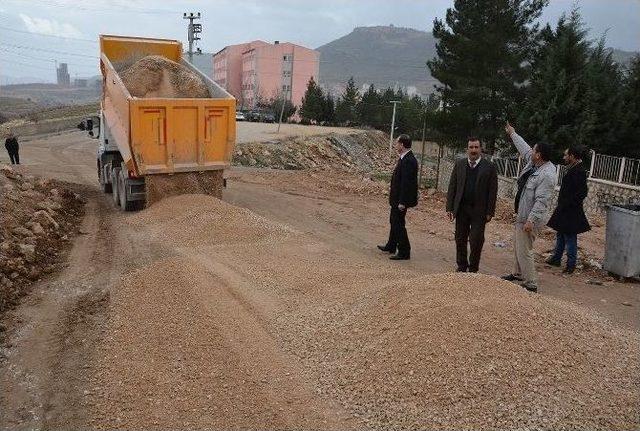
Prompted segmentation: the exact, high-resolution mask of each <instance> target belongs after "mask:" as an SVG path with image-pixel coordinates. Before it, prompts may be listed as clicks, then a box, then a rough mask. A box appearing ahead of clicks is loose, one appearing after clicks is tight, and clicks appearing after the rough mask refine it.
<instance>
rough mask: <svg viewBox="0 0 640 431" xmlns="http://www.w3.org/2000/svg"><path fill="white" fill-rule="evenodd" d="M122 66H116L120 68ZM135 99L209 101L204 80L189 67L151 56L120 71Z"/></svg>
mask: <svg viewBox="0 0 640 431" xmlns="http://www.w3.org/2000/svg"><path fill="white" fill-rule="evenodd" d="M120 68H121V67H118V66H116V69H120ZM119 74H120V78H121V79H122V82H123V83H124V85H125V87H127V90H129V93H130V94H131V95H132V96H134V97H141V98H150V97H159V98H163V97H167V98H209V97H211V96H210V94H209V89H208V88H207V86H206V85H205V84H204V82H202V79H201V78H200V77H199V76H198V75H196V74H195V73H193V72H192V71H190V70H189V69H188V68H187V67H185V66H183V65H181V64H179V63H176V62H175V61H171V60H169V59H168V58H165V57H162V56H160V55H149V56H147V57H143V58H141V59H140V60H138V61H136V62H135V63H133V64H132V65H131V66H128V67H126V68H124V70H122V71H119Z"/></svg>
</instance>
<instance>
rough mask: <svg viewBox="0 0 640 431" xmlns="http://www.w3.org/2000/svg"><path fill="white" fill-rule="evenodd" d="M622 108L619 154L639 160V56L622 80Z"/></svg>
mask: <svg viewBox="0 0 640 431" xmlns="http://www.w3.org/2000/svg"><path fill="white" fill-rule="evenodd" d="M623 97H624V108H625V110H626V112H625V113H624V114H623V124H622V126H621V127H622V131H621V133H620V136H621V138H620V143H621V144H622V146H623V148H621V153H622V155H624V156H628V157H635V158H640V55H636V56H635V57H634V58H633V60H632V61H631V65H630V66H629V70H628V71H627V73H626V76H625V79H624V90H623Z"/></svg>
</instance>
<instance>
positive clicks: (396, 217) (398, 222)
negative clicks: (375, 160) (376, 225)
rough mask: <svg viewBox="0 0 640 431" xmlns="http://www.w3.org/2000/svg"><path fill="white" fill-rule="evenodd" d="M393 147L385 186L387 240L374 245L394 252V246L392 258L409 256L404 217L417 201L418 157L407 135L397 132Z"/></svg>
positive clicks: (406, 257)
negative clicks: (394, 154) (393, 161)
mask: <svg viewBox="0 0 640 431" xmlns="http://www.w3.org/2000/svg"><path fill="white" fill-rule="evenodd" d="M395 149H396V152H397V153H398V156H399V158H398V163H397V164H396V167H395V169H394V171H393V175H392V177H391V186H390V188H389V205H390V206H391V212H390V215H389V223H390V225H391V228H390V231H389V240H388V241H387V243H386V244H385V245H379V246H378V248H379V249H380V250H382V251H386V252H388V253H396V250H397V253H396V254H394V255H393V256H391V257H390V259H392V260H408V259H409V258H410V257H411V244H410V243H409V236H408V235H407V229H406V226H405V225H406V220H405V217H406V215H407V209H408V208H411V207H414V206H416V205H417V204H418V161H417V160H416V158H415V156H414V155H413V152H412V151H411V138H410V137H409V136H408V135H400V136H398V139H397V140H396V142H395Z"/></svg>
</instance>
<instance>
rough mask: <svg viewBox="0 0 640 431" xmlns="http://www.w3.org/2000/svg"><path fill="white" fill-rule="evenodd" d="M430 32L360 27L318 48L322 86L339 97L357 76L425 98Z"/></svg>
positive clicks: (623, 58)
mask: <svg viewBox="0 0 640 431" xmlns="http://www.w3.org/2000/svg"><path fill="white" fill-rule="evenodd" d="M435 45H436V40H435V38H434V37H433V35H432V34H431V33H430V32H425V31H420V30H415V29H411V28H403V27H395V26H376V27H356V28H355V29H354V30H353V31H352V32H351V33H349V34H348V35H346V36H343V37H341V38H339V39H336V40H334V41H333V42H329V43H327V44H326V45H322V46H321V47H319V48H317V51H320V83H321V84H322V85H323V86H325V87H326V88H328V89H330V90H331V91H333V92H334V93H336V94H339V93H341V92H342V89H343V88H344V84H345V82H346V81H347V80H348V79H349V77H351V76H353V77H354V79H355V81H356V83H357V84H358V85H359V86H362V85H368V84H374V85H375V86H376V87H378V88H386V87H394V86H396V85H397V86H400V87H405V88H409V89H411V87H415V91H417V92H418V93H421V94H423V95H426V94H429V93H431V92H432V91H433V85H434V84H436V83H437V81H436V80H435V79H434V78H433V77H431V73H430V72H429V69H428V67H427V65H426V62H427V60H429V59H431V58H433V57H434V56H435V55H436V49H435ZM612 51H613V58H614V59H615V60H616V61H617V62H618V63H620V64H622V65H625V66H626V65H628V64H629V62H630V61H631V58H633V56H635V55H638V53H637V52H629V51H622V50H619V49H612Z"/></svg>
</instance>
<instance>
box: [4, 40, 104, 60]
mask: <svg viewBox="0 0 640 431" xmlns="http://www.w3.org/2000/svg"><path fill="white" fill-rule="evenodd" d="M0 46H7V47H11V48H19V49H31V50H33V51H42V52H50V53H53V54H65V55H73V56H76V57H86V58H95V59H98V58H99V57H97V56H95V55H86V54H78V53H75V52H66V51H57V50H53V49H45V48H35V47H33V46H24V45H13V44H10V43H2V42H0Z"/></svg>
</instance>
